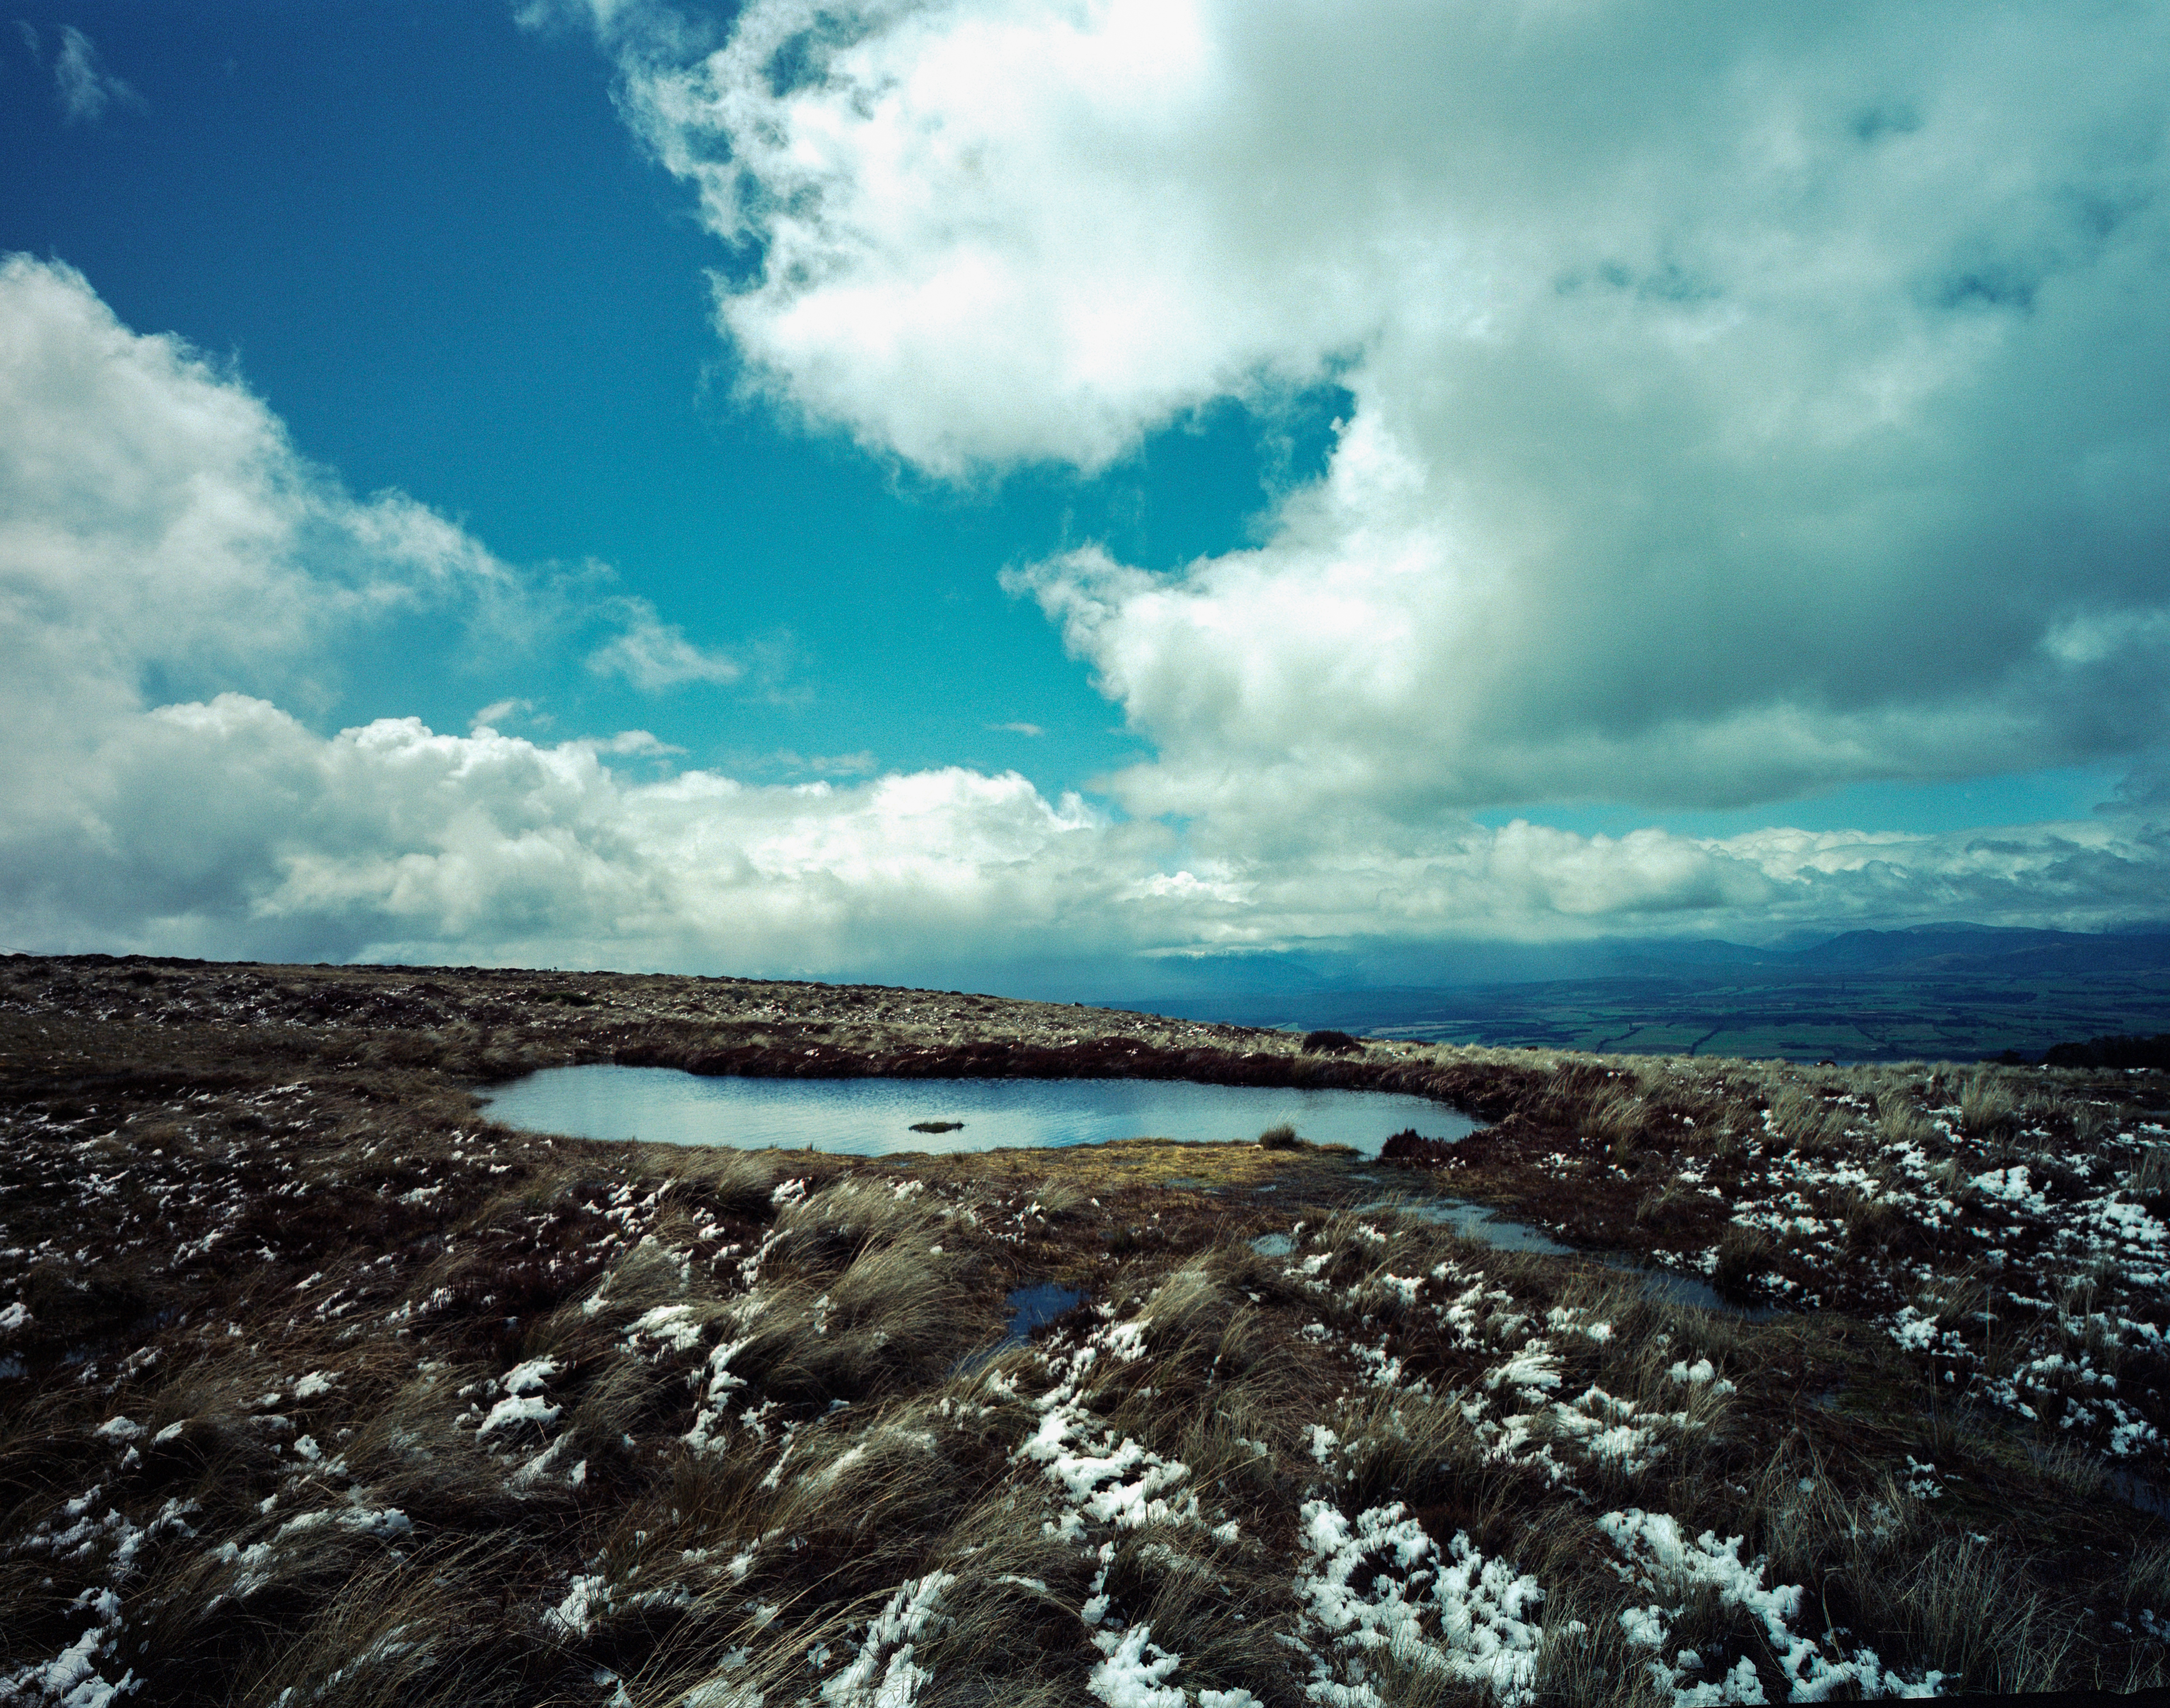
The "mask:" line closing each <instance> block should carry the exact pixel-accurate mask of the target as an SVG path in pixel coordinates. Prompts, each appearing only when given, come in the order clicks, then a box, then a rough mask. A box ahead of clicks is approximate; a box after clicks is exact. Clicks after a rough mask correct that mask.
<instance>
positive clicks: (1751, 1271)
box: [1710, 1222, 1777, 1300]
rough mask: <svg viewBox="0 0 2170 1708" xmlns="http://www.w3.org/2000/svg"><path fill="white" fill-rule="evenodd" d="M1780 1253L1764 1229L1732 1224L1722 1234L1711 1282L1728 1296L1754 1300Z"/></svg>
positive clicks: (1719, 1239)
mask: <svg viewBox="0 0 2170 1708" xmlns="http://www.w3.org/2000/svg"><path fill="white" fill-rule="evenodd" d="M1774 1257H1777V1246H1775V1245H1773V1244H1772V1240H1771V1236H1770V1235H1768V1234H1766V1233H1765V1232H1764V1231H1763V1230H1762V1229H1761V1228H1750V1227H1743V1226H1742V1225H1740V1223H1738V1222H1734V1223H1731V1224H1729V1225H1728V1226H1727V1228H1726V1230H1725V1231H1724V1233H1723V1234H1722V1235H1720V1236H1718V1267H1717V1268H1714V1269H1713V1270H1712V1271H1711V1277H1710V1280H1711V1285H1712V1286H1713V1287H1715V1288H1716V1289H1718V1292H1719V1293H1720V1294H1722V1295H1724V1297H1725V1298H1728V1299H1732V1300H1749V1299H1753V1298H1754V1297H1756V1294H1757V1292H1758V1291H1759V1289H1760V1284H1761V1281H1762V1278H1763V1276H1764V1274H1765V1273H1766V1271H1768V1270H1769V1268H1770V1267H1771V1262H1772V1258H1774Z"/></svg>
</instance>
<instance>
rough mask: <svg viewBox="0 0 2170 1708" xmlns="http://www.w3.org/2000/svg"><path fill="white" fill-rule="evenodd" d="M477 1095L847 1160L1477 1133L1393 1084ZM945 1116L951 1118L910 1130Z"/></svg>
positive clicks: (603, 1071)
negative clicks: (1284, 1135)
mask: <svg viewBox="0 0 2170 1708" xmlns="http://www.w3.org/2000/svg"><path fill="white" fill-rule="evenodd" d="M482 1095H483V1101H484V1104H485V1106H486V1107H487V1108H488V1109H489V1118H490V1119H492V1120H493V1121H500V1122H502V1123H504V1124H505V1125H506V1126H508V1127H517V1128H520V1129H522V1130H523V1131H526V1132H531V1133H563V1134H569V1135H571V1136H573V1137H575V1138H581V1139H642V1140H647V1141H649V1143H651V1144H657V1145H730V1146H732V1147H734V1148H735V1149H738V1150H763V1149H766V1148H767V1147H768V1146H770V1145H775V1146H778V1147H779V1148H780V1149H783V1150H804V1148H805V1147H806V1146H808V1145H812V1146H813V1147H814V1148H815V1149H816V1150H827V1151H832V1152H835V1153H837V1154H840V1155H842V1156H890V1155H893V1154H895V1153H898V1152H902V1151H913V1150H922V1151H945V1152H946V1151H963V1150H1009V1149H1027V1150H1034V1149H1040V1148H1043V1147H1047V1146H1052V1145H1098V1144H1102V1143H1104V1142H1106V1141H1108V1140H1115V1139H1171V1140H1179V1141H1182V1142H1185V1143H1200V1142H1205V1141H1211V1140H1253V1139H1256V1138H1257V1137H1258V1136H1259V1134H1260V1133H1262V1132H1264V1130H1265V1129H1267V1128H1269V1127H1273V1126H1277V1125H1279V1124H1281V1123H1283V1122H1285V1123H1287V1124H1289V1125H1290V1126H1291V1127H1294V1128H1295V1129H1296V1132H1297V1134H1299V1135H1301V1137H1303V1138H1305V1139H1308V1140H1311V1141H1312V1143H1313V1144H1316V1145H1353V1146H1354V1147H1355V1149H1356V1150H1357V1151H1359V1152H1360V1154H1361V1155H1363V1156H1377V1155H1378V1154H1379V1147H1380V1146H1381V1145H1384V1144H1385V1143H1386V1142H1387V1139H1388V1138H1390V1137H1391V1136H1392V1134H1396V1133H1398V1132H1401V1131H1402V1130H1403V1129H1406V1128H1410V1127H1414V1128H1415V1129H1417V1131H1418V1132H1419V1133H1421V1134H1424V1136H1425V1137H1426V1138H1427V1139H1460V1138H1462V1137H1463V1136H1464V1135H1465V1134H1469V1133H1472V1132H1473V1131H1475V1130H1476V1127H1477V1124H1476V1123H1475V1122H1474V1121H1472V1119H1471V1118H1469V1117H1468V1116H1467V1115H1464V1114H1461V1113H1457V1112H1456V1111H1455V1110H1452V1109H1448V1108H1442V1107H1441V1106H1440V1105H1439V1104H1437V1103H1435V1102H1431V1101H1430V1099H1428V1098H1424V1097H1405V1096H1403V1095H1401V1094H1399V1093H1396V1092H1346V1091H1312V1090H1294V1089H1285V1088H1281V1087H1277V1086H1204V1085H1194V1084H1192V1083H1191V1082H1190V1081H1187V1080H895V1079H853V1080H769V1079H740V1078H735V1077H726V1076H705V1075H701V1074H689V1073H685V1072H682V1071H681V1070H678V1069H676V1068H645V1067H641V1068H635V1067H611V1066H595V1067H570V1068H546V1069H545V1070H543V1071H542V1072H541V1073H537V1074H530V1075H529V1076H527V1077H526V1078H525V1079H521V1080H515V1081H512V1082H511V1083H510V1084H509V1085H505V1086H494V1087H492V1088H490V1089H489V1090H487V1091H485V1092H484V1093H483V1094H482ZM946 1122H958V1123H961V1125H959V1126H957V1127H954V1128H952V1129H949V1130H947V1131H941V1132H931V1133H930V1132H915V1131H914V1130H913V1129H914V1127H915V1126H918V1125H921V1124H933V1123H946Z"/></svg>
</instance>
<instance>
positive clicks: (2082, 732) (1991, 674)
mask: <svg viewBox="0 0 2170 1708" xmlns="http://www.w3.org/2000/svg"><path fill="white" fill-rule="evenodd" d="M2166 92H2170V6H2165V5H2161V4H2143V3H2086V4H2071V5H2064V6H2058V7H2053V8H2019V7H1998V6H1984V7H1980V8H1968V9H1967V10H1966V11H1965V12H1964V13H1963V14H1962V13H1957V12H1954V10H1952V9H1951V8H1946V7H1943V6H1937V5H1927V6H1915V5H1906V4H1895V3H1879V4H1874V5H1858V6H1857V5H1849V4H1842V3H1832V4H1827V5H1823V6H1819V7H1815V8H1738V7H1730V6H1717V5H1709V6H1703V5H1697V4H1692V3H1677V0H1676V3H1670V4H1667V5H1665V6H1662V7H1660V6H1655V5H1643V4H1627V3H1614V0H1591V3H1586V4H1576V5H1562V4H1558V3H1556V0H1523V3H1517V4H1510V3H1462V4H1453V5H1441V4H1438V3H1435V0H1427V3H1424V4H1406V3H1383V0H1350V3H1348V4H1345V5H1343V6H1339V7H1335V8H1319V7H1316V6H1312V5H1308V4H1303V5H1297V4H1288V3H1278V0H1241V3H1237V0H1228V3H1190V4H1185V3H1180V0H1154V3H1151V4H1144V3H1130V0H1106V3H1088V0H1073V3H1061V4H1058V3H1051V0H951V3H947V4H935V5H912V4H906V3H900V0H873V3H869V4H864V5H859V6H851V5H844V6H816V5H810V4H805V3H801V0H777V3H756V4H753V5H751V6H747V7H746V8H742V9H732V8H712V9H703V8H694V7H690V6H682V7H666V6H663V5H651V4H648V3H644V0H586V3H577V0H521V3H506V0H469V3H454V0H448V3H445V4H441V5H436V6H431V7H426V8H417V7H413V6H410V5H405V4H398V5H395V4H391V3H383V0H348V3H342V4H339V5H332V4H317V3H310V0H279V3H270V0H222V3H219V4H187V3H181V0H151V3H145V0H127V3H106V4H74V3H64V4H62V5H61V6H59V7H58V8H44V7H42V6H37V5H33V6H31V7H30V8H28V9H26V10H25V11H24V12H23V13H22V15H21V16H20V17H19V19H13V20H11V21H10V23H9V24H8V27H7V28H6V29H4V30H0V151H3V152H4V158H5V160H6V161H7V163H8V170H7V171H6V172H4V173H0V257H4V258H5V259H4V260H0V727H4V729H5V731H6V739H5V741H4V744H0V798H4V799H5V800H6V801H7V802H8V806H7V807H6V809H4V811H0V947H5V948H10V949H17V950H29V951H40V952H44V951H80V950H92V949H96V950H105V951H109V952H113V953H124V952H131V951H133V952H143V953H176V954H191V955H206V956H214V957H220V958H228V957H252V958H254V957H261V958H280V959H302V960H330V961H340V960H347V959H367V960H398V961H412V962H450V963H482V964H491V963H505V964H534V965H564V966H593V967H617V968H655V969H679V970H691V971H702V972H726V973H744V974H782V975H791V976H809V977H826V978H842V977H853V978H879V979H887V980H891V981H895V982H906V983H914V984H931V985H944V986H947V985H959V986H968V987H971V988H980V989H989V990H1007V991H1011V992H1013V993H1016V994H1035V995H1111V994H1112V995H1141V996H1142V995H1150V994H1152V992H1153V991H1154V990H1156V989H1158V988H1162V987H1163V986H1167V985H1172V984H1173V983H1179V982H1181V981H1182V980H1183V979H1186V978H1190V977H1194V976H1196V975H1198V969H1228V968H1232V967H1240V966H1241V965H1243V964H1246V963H1255V964H1259V965H1266V964H1277V963H1280V961H1283V960H1286V959H1288V958H1295V959H1296V961H1298V962H1300V963H1301V965H1303V966H1304V967H1306V968H1307V969H1312V970H1313V971H1314V972H1315V971H1317V969H1328V970H1331V969H1343V970H1344V972H1345V971H1346V970H1347V969H1371V970H1372V971H1373V972H1374V973H1375V974H1376V975H1377V976H1380V977H1388V976H1391V977H1392V979H1394V980H1395V981H1396V982H1416V983H1421V982H1424V981H1425V979H1427V978H1433V977H1435V978H1439V979H1447V978H1450V977H1451V976H1452V972H1453V969H1454V968H1456V966H1460V965H1467V964H1472V957H1475V958H1477V959H1479V960H1482V959H1483V958H1485V957H1486V956H1488V955H1491V956H1494V958H1495V959H1496V954H1495V953H1494V952H1496V951H1499V950H1501V949H1502V948H1504V947H1513V946H1531V945H1545V946H1553V947H1557V946H1560V945H1572V944H1574V943H1577V942H1590V943H1599V942H1608V941H1611V940H1615V939H1619V938H1623V937H1627V938H1652V937H1655V938H1670V937H1727V938H1730V939H1733V940H1734V941H1740V942H1772V941H1777V940H1780V939H1786V940H1795V939H1797V938H1798V937H1799V936H1800V935H1801V934H1803V933H1804V932H1817V931H1840V930H1846V929H1853V928H1862V927H1868V928H1879V929H1880V928H1890V927H1895V926H1905V925H1909V924H1917V923H1924V922H1929V921H1945V920H1958V919H1966V920H1974V921H1980V922H1983V923H1986V924H1992V925H2015V926H2021V925H2023V926H2059V927H2063V928H2066V929H2081V930H2096V929H2113V928H2117V927H2119V926H2127V925H2131V924H2135V923H2142V922H2149V921H2162V920H2165V919H2170V763H2166V759H2170V686H2167V685H2170V670H2166V665H2170V656H2166V654H2170V401H2166V400H2170V147H2166V144H2170V123H2167V122H2166V121H2170V110H2167V109H2170V93H2166Z"/></svg>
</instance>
